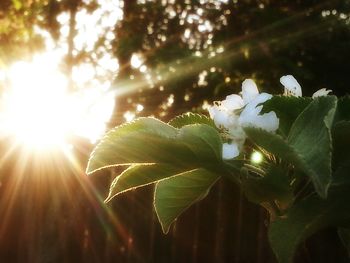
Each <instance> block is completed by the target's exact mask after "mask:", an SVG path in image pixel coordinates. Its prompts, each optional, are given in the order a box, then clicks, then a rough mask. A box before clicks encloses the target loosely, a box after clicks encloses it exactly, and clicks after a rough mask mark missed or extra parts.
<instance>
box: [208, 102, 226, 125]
mask: <svg viewBox="0 0 350 263" xmlns="http://www.w3.org/2000/svg"><path fill="white" fill-rule="evenodd" d="M208 111H209V115H210V118H212V119H213V120H214V123H215V125H216V127H218V128H221V127H227V126H228V125H229V121H230V116H229V114H228V113H227V111H225V110H224V109H222V108H221V106H217V105H214V106H211V107H209V108H208Z"/></svg>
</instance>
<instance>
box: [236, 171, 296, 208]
mask: <svg viewBox="0 0 350 263" xmlns="http://www.w3.org/2000/svg"><path fill="white" fill-rule="evenodd" d="M242 187H243V191H244V193H245V195H246V196H247V198H248V200H249V201H251V202H253V203H257V204H260V203H263V202H271V201H274V200H277V201H279V202H281V203H286V202H289V201H290V200H291V199H292V198H293V192H292V188H291V186H290V182H289V178H288V176H287V174H286V169H283V167H280V166H277V165H271V166H270V167H269V169H268V170H267V171H266V174H265V176H263V177H256V176H249V175H248V176H245V177H242Z"/></svg>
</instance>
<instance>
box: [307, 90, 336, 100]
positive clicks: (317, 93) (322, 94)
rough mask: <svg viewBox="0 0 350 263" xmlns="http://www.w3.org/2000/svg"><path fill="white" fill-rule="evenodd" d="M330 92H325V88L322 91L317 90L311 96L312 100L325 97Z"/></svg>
mask: <svg viewBox="0 0 350 263" xmlns="http://www.w3.org/2000/svg"><path fill="white" fill-rule="evenodd" d="M330 92H332V90H330V89H329V90H326V89H325V88H323V89H319V90H318V91H316V92H315V93H314V94H313V95H312V98H313V99H314V98H317V97H322V96H327V95H328V94H329V93H330Z"/></svg>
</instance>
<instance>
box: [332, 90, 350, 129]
mask: <svg viewBox="0 0 350 263" xmlns="http://www.w3.org/2000/svg"><path fill="white" fill-rule="evenodd" d="M341 121H350V96H345V97H342V98H340V99H339V100H338V107H337V113H336V116H335V123H337V122H341Z"/></svg>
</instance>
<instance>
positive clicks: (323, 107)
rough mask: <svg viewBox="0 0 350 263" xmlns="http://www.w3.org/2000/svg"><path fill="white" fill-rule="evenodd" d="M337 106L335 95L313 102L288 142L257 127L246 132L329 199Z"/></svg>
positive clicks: (295, 123) (293, 129) (300, 117)
mask: <svg viewBox="0 0 350 263" xmlns="http://www.w3.org/2000/svg"><path fill="white" fill-rule="evenodd" d="M336 105H337V99H336V97H334V96H327V97H320V98H317V99H315V100H313V101H312V102H311V103H310V104H309V105H308V106H307V107H306V108H305V110H304V111H303V112H302V113H301V114H300V115H299V117H298V118H297V119H296V121H295V122H294V124H293V126H292V127H291V130H290V133H289V136H288V138H287V139H284V138H283V137H281V136H279V135H277V134H272V133H269V132H266V131H264V130H262V129H258V128H253V127H249V128H245V129H244V131H245V132H246V134H247V136H248V137H249V138H250V139H251V140H252V141H253V142H254V143H256V144H257V145H259V146H260V147H262V148H264V149H265V150H267V151H269V152H270V153H272V154H274V155H276V156H278V157H280V158H282V159H283V160H285V161H289V162H291V163H292V164H293V165H295V166H296V167H297V168H299V169H300V170H302V171H303V172H304V173H305V174H307V175H308V176H309V177H310V178H311V180H312V182H313V185H314V187H315V190H316V191H317V193H318V194H319V195H320V196H321V197H323V198H325V197H326V196H327V189H328V187H329V184H330V182H331V158H332V152H331V150H332V140H331V131H330V128H331V126H332V123H333V118H334V113H335V109H336Z"/></svg>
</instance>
